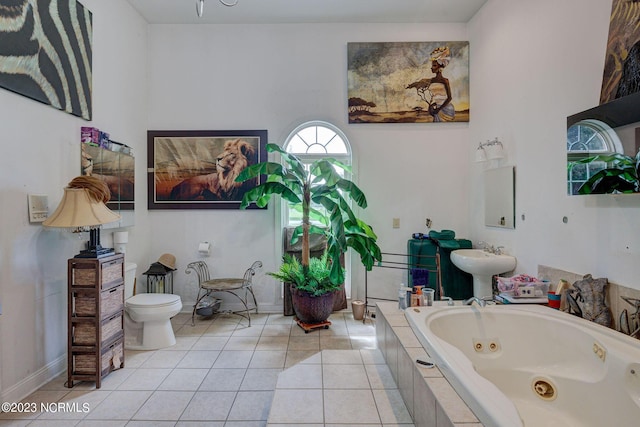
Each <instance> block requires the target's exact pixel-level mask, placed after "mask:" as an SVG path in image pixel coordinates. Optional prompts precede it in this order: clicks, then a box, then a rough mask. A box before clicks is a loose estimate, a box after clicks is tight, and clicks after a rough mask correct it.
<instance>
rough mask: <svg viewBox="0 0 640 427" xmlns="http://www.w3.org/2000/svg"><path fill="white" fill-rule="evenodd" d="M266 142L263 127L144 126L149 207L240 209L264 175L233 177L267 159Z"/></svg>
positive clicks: (253, 205) (253, 206)
mask: <svg viewBox="0 0 640 427" xmlns="http://www.w3.org/2000/svg"><path fill="white" fill-rule="evenodd" d="M266 144H267V131H266V130H242V131H234V130H212V131H199V130H175V131H167V130H161V131H157V130H150V131H148V132H147V148H148V151H147V152H148V153H149V154H148V159H147V173H148V192H149V196H148V207H149V209H238V208H239V207H240V202H241V201H242V197H243V196H244V194H245V193H246V192H247V191H249V190H250V189H252V188H254V187H255V186H257V185H259V184H260V183H261V181H262V179H263V178H262V177H259V178H257V179H255V180H251V181H246V182H243V183H237V182H235V179H236V178H237V176H238V175H239V174H240V172H241V171H242V170H243V169H244V168H246V167H247V166H249V165H253V164H256V163H260V162H263V161H265V160H266V159H267V153H266ZM249 208H253V209H257V208H258V207H257V206H256V205H255V204H252V205H251V206H249Z"/></svg>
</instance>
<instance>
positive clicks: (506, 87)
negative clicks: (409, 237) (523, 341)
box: [468, 0, 640, 289]
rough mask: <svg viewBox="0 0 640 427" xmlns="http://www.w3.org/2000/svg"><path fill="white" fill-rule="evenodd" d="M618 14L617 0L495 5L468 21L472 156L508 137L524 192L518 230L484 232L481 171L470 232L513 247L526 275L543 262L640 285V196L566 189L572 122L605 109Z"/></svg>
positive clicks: (495, 1) (475, 181)
mask: <svg viewBox="0 0 640 427" xmlns="http://www.w3.org/2000/svg"><path fill="white" fill-rule="evenodd" d="M610 13H611V1H599V0H590V1H586V2H585V1H584V0H565V1H561V2H558V1H552V0H541V1H537V2H524V1H511V0H489V1H488V2H487V3H486V4H485V6H484V7H483V8H482V9H481V10H480V12H479V13H478V14H476V16H475V17H474V18H473V19H472V21H471V22H470V24H469V37H470V39H471V41H472V48H473V49H472V50H471V70H472V71H471V72H472V78H471V93H472V99H471V105H472V108H473V111H474V116H473V119H472V121H471V123H470V136H471V140H470V141H469V148H468V153H469V155H470V156H471V155H472V152H473V149H474V147H475V146H477V144H478V142H479V141H484V140H486V139H489V138H493V137H494V136H498V137H500V139H501V140H503V141H504V142H505V144H506V148H507V151H508V157H509V158H508V162H506V163H509V164H514V165H515V166H516V193H517V196H516V229H515V231H507V230H500V229H491V228H487V227H485V226H484V225H483V215H482V212H484V203H483V201H482V195H483V194H484V191H485V189H484V188H482V186H483V185H482V179H481V173H482V166H480V165H477V164H476V165H474V168H473V174H472V176H471V183H472V185H471V197H470V204H471V205H470V206H471V209H470V216H471V221H470V224H471V227H472V229H471V230H472V231H471V235H472V236H473V238H474V241H477V240H486V241H488V242H490V243H492V244H495V245H504V246H506V248H507V250H508V251H509V252H510V253H513V254H515V255H516V256H517V258H518V267H517V268H518V270H519V272H525V273H528V274H534V275H535V274H536V272H537V266H538V264H544V265H549V266H553V267H557V268H561V269H564V270H568V271H574V272H576V273H579V274H586V273H591V274H593V275H594V277H608V278H609V280H611V281H613V282H616V283H618V284H621V285H624V286H628V287H632V288H636V289H640V283H639V282H638V276H639V273H640V264H639V263H638V259H639V258H638V256H639V255H640V233H639V231H640V230H639V229H640V222H639V221H638V220H637V218H638V217H639V214H640V208H639V207H638V200H639V199H638V197H639V196H638V195H625V196H622V195H620V196H612V195H595V196H571V197H570V196H568V195H567V191H566V188H567V185H566V118H567V116H569V115H572V114H575V113H577V112H580V111H583V110H586V109H588V108H592V107H595V106H597V105H598V102H599V97H600V86H601V83H602V72H603V66H604V57H605V50H606V43H607V37H608V31H609V15H610ZM522 215H525V220H524V221H523V220H522V219H521V216H522ZM564 216H566V217H567V218H568V223H567V224H564V223H563V222H562V218H563V217H564ZM627 247H628V248H629V249H627Z"/></svg>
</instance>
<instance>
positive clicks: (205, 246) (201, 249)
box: [198, 242, 211, 256]
mask: <svg viewBox="0 0 640 427" xmlns="http://www.w3.org/2000/svg"><path fill="white" fill-rule="evenodd" d="M198 253H199V254H200V255H202V256H209V255H211V243H209V242H200V243H199V244H198Z"/></svg>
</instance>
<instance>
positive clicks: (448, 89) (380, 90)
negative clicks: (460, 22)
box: [347, 41, 469, 123]
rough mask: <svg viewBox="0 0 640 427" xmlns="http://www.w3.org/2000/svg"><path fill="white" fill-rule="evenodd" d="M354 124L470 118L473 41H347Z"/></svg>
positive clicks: (349, 103) (350, 102) (465, 120)
mask: <svg viewBox="0 0 640 427" xmlns="http://www.w3.org/2000/svg"><path fill="white" fill-rule="evenodd" d="M347 80H348V111H349V123H432V122H447V121H453V122H468V121H469V42H466V41H444V42H381V43H368V42H365V43H348V44H347Z"/></svg>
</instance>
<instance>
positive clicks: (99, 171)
mask: <svg viewBox="0 0 640 427" xmlns="http://www.w3.org/2000/svg"><path fill="white" fill-rule="evenodd" d="M80 145H81V147H82V148H81V167H82V175H86V176H95V177H96V178H100V179H101V180H102V181H104V182H105V183H106V184H107V186H108V187H109V191H110V192H111V200H109V202H108V203H107V206H108V207H109V209H111V210H113V211H116V212H118V213H119V214H120V216H121V217H122V219H121V220H120V221H118V222H115V223H112V224H107V225H105V226H104V228H119V227H130V226H132V225H134V213H133V210H134V203H135V200H134V194H135V192H134V189H135V185H134V182H135V159H134V157H133V156H132V155H130V154H128V153H123V152H121V151H113V150H108V149H106V148H102V147H98V146H95V145H90V144H86V143H81V144H80Z"/></svg>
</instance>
